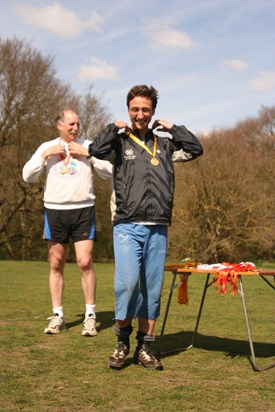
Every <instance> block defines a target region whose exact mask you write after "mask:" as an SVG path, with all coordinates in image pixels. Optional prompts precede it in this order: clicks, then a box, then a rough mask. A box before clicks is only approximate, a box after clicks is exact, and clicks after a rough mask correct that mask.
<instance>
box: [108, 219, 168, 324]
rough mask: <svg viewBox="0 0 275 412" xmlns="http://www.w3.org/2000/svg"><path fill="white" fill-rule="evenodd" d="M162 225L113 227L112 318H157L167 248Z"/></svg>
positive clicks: (165, 235)
mask: <svg viewBox="0 0 275 412" xmlns="http://www.w3.org/2000/svg"><path fill="white" fill-rule="evenodd" d="M167 233H168V226H166V225H137V224H133V223H119V224H116V225H115V226H114V231H113V236H114V253H115V297H116V308H115V319H117V320H125V318H127V317H129V318H131V319H135V318H136V317H143V318H145V319H149V320H154V319H157V317H158V316H159V313H160V295H161V289H162V282H163V273H164V264H165V259H166V249H167Z"/></svg>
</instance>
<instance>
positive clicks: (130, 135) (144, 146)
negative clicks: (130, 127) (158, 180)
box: [125, 132, 159, 166]
mask: <svg viewBox="0 0 275 412" xmlns="http://www.w3.org/2000/svg"><path fill="white" fill-rule="evenodd" d="M125 133H126V134H127V136H128V137H130V139H132V140H134V141H135V142H136V143H137V144H138V145H139V146H141V147H143V149H145V150H146V152H147V153H149V155H150V156H152V159H151V165H152V166H158V165H159V161H158V159H157V158H156V152H157V137H156V136H155V135H154V148H153V152H152V151H151V150H150V149H149V147H148V146H146V144H145V143H144V142H142V141H141V140H140V139H139V138H138V137H136V136H135V135H133V134H132V133H130V132H125Z"/></svg>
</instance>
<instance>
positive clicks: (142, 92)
mask: <svg viewBox="0 0 275 412" xmlns="http://www.w3.org/2000/svg"><path fill="white" fill-rule="evenodd" d="M137 96H141V97H148V99H150V100H151V101H152V106H153V109H155V108H156V107H157V102H158V97H159V96H158V91H157V90H156V89H155V88H154V87H153V86H151V87H148V86H146V85H145V84H140V85H137V86H134V87H132V88H131V90H130V91H129V92H128V94H127V100H126V103H127V107H129V103H130V101H131V100H133V99H134V98H135V97H137Z"/></svg>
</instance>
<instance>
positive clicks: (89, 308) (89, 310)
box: [85, 304, 95, 319]
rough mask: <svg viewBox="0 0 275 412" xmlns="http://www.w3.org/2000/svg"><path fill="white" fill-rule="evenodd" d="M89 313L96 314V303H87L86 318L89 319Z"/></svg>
mask: <svg viewBox="0 0 275 412" xmlns="http://www.w3.org/2000/svg"><path fill="white" fill-rule="evenodd" d="M89 315H94V316H95V305H88V304H86V312H85V319H87V318H88V317H89Z"/></svg>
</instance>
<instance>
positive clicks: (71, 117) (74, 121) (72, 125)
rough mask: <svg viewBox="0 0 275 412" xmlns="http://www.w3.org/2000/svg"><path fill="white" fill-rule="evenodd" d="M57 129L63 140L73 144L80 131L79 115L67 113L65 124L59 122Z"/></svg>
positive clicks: (65, 114)
mask: <svg viewBox="0 0 275 412" xmlns="http://www.w3.org/2000/svg"><path fill="white" fill-rule="evenodd" d="M57 129H58V131H59V133H60V137H61V139H62V140H65V142H68V143H69V142H72V141H73V140H75V139H76V138H77V136H78V134H79V130H80V125H79V117H78V115H77V114H76V113H74V112H71V111H65V113H64V122H58V123H57Z"/></svg>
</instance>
